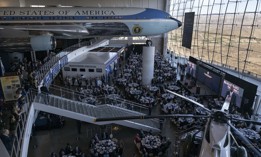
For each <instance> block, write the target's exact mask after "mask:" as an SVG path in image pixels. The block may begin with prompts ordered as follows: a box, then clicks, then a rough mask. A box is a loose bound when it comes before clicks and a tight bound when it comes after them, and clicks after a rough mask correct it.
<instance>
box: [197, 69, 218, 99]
mask: <svg viewBox="0 0 261 157" xmlns="http://www.w3.org/2000/svg"><path fill="white" fill-rule="evenodd" d="M197 80H198V81H199V82H201V83H203V84H205V85H206V86H207V87H208V88H210V89H211V90H212V91H213V92H215V93H216V94H219V90H220V82H221V75H218V74H216V73H214V72H212V71H210V70H209V69H206V68H203V67H202V66H198V67H197Z"/></svg>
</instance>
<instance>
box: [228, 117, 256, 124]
mask: <svg viewBox="0 0 261 157" xmlns="http://www.w3.org/2000/svg"><path fill="white" fill-rule="evenodd" d="M231 120H232V121H244V122H250V123H253V124H256V125H261V122H258V121H254V120H248V119H241V118H233V117H232V118H231Z"/></svg>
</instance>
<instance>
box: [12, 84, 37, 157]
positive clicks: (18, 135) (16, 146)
mask: <svg viewBox="0 0 261 157" xmlns="http://www.w3.org/2000/svg"><path fill="white" fill-rule="evenodd" d="M36 94H37V92H36V91H33V90H32V89H29V91H28V92H27V94H26V96H25V98H26V99H25V104H24V105H23V112H22V113H21V114H20V115H19V119H20V121H19V122H18V124H17V126H16V129H15V136H14V139H13V146H12V150H11V154H10V157H18V156H20V153H21V148H22V141H23V135H24V131H25V126H26V120H27V117H28V112H29V110H30V107H31V104H32V102H33V99H34V97H35V95H36Z"/></svg>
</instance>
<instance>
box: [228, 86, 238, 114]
mask: <svg viewBox="0 0 261 157" xmlns="http://www.w3.org/2000/svg"><path fill="white" fill-rule="evenodd" d="M236 99H237V96H236V93H235V91H234V87H233V85H231V86H230V88H229V91H227V93H226V100H229V102H230V103H229V113H231V112H233V111H234V110H235V108H236Z"/></svg>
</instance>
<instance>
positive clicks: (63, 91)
mask: <svg viewBox="0 0 261 157" xmlns="http://www.w3.org/2000/svg"><path fill="white" fill-rule="evenodd" d="M49 91H52V94H53V95H56V96H60V97H63V98H67V99H71V100H74V101H80V102H82V101H81V97H83V94H81V93H79V92H77V91H74V90H71V89H68V88H64V87H60V86H57V85H51V86H50V87H49ZM92 98H94V99H95V100H96V103H95V105H102V104H107V103H109V104H110V105H113V106H117V107H121V108H127V109H129V110H133V111H137V112H142V113H147V112H148V107H147V106H145V105H142V104H138V103H136V102H132V101H129V100H126V99H121V98H110V97H109V96H107V95H103V96H93V97H92ZM112 102H116V103H112ZM118 104H122V106H121V105H118Z"/></svg>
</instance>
